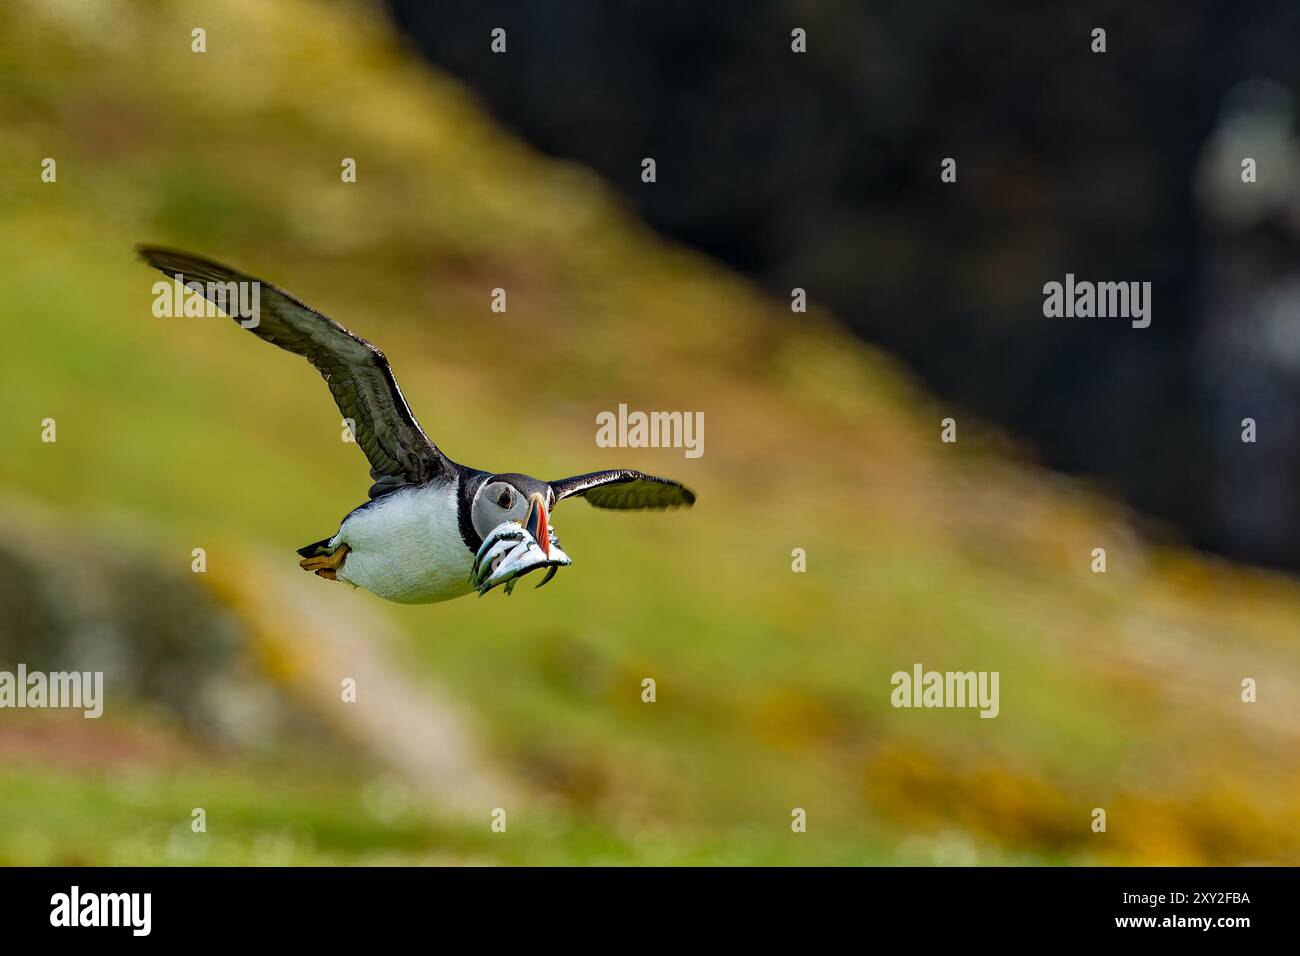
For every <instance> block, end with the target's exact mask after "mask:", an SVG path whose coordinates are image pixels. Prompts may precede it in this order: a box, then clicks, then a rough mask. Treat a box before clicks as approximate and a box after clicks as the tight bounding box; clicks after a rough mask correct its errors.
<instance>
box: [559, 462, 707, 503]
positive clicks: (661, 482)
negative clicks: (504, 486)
mask: <svg viewBox="0 0 1300 956" xmlns="http://www.w3.org/2000/svg"><path fill="white" fill-rule="evenodd" d="M550 485H551V488H552V490H554V492H555V500H556V503H557V504H558V503H559V502H560V500H561V499H564V498H568V497H571V496H572V495H581V496H582V497H584V498H586V499H587V501H589V502H590V503H591V504H593V505H595V506H596V507H597V508H618V509H631V508H681V507H686V508H689V507H690V506H691V505H693V504H695V492H693V491H691V489H689V488H687V487H686V486H685V485H683V484H681V482H677V481H673V480H672V479H671V478H656V477H655V476H654V475H645V474H642V473H641V472H639V471H632V470H630V469H627V468H620V469H617V470H615V471H593V472H592V473H591V474H589V475H575V476H574V477H572V478H562V479H560V480H559V481H552V482H551V483H550Z"/></svg>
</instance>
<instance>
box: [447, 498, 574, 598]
mask: <svg viewBox="0 0 1300 956" xmlns="http://www.w3.org/2000/svg"><path fill="white" fill-rule="evenodd" d="M572 563H573V561H572V560H570V558H569V556H568V555H567V554H565V553H564V550H563V549H562V548H561V547H560V542H559V541H558V540H553V539H552V537H551V521H550V515H549V514H548V513H547V511H546V499H545V498H543V497H542V496H541V495H540V494H534V495H532V496H530V497H529V499H528V512H527V513H526V514H525V515H524V520H523V523H522V524H520V523H519V522H518V521H515V520H510V521H503V522H501V524H500V525H498V526H497V527H496V528H494V529H493V530H492V532H491V534H489V535H488V536H487V537H486V538H484V539H483V543H482V544H481V545H480V546H479V549H478V553H477V554H476V555H475V556H474V564H473V566H472V567H471V568H470V571H469V580H470V584H472V585H473V586H474V588H475V589H476V590H477V591H478V593H479V597H482V596H483V595H484V594H487V593H488V591H491V590H492V589H493V588H495V587H497V586H498V585H505V592H506V593H507V594H509V593H510V592H511V591H513V590H514V587H515V583H516V582H517V581H518V580H519V579H520V578H521V577H523V576H524V575H525V574H528V573H529V572H530V571H535V570H537V569H538V568H546V576H545V577H543V578H542V580H541V583H539V584H538V585H537V586H538V587H539V588H540V587H541V586H542V585H543V584H545V583H546V582H547V581H549V580H551V578H553V577H555V572H556V571H558V570H559V569H560V568H562V567H568V566H569V565H570V564H572Z"/></svg>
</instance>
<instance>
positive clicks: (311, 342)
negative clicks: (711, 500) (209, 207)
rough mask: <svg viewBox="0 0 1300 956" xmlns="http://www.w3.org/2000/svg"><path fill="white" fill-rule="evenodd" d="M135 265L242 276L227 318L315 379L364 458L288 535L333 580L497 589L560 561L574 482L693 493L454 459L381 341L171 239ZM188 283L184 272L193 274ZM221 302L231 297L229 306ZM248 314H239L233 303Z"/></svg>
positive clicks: (593, 493) (220, 284)
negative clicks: (313, 524) (337, 501)
mask: <svg viewBox="0 0 1300 956" xmlns="http://www.w3.org/2000/svg"><path fill="white" fill-rule="evenodd" d="M137 252H139V254H140V258H142V259H143V260H144V261H145V262H147V263H148V264H149V265H151V266H153V267H154V268H155V269H158V270H159V271H161V272H162V273H163V274H164V275H167V276H169V277H172V278H174V279H176V280H177V281H178V282H180V283H182V284H183V285H186V286H187V287H189V288H191V289H201V290H202V292H203V295H204V297H205V298H206V299H208V301H210V302H212V303H213V304H215V305H217V306H218V307H221V308H223V311H224V307H225V306H226V305H227V304H228V303H229V301H230V299H229V298H227V296H228V295H229V294H230V293H229V290H234V289H237V288H240V286H235V285H230V283H249V284H253V283H256V284H257V285H255V286H254V285H249V286H243V288H245V289H248V288H256V289H258V296H259V297H258V299H257V300H255V301H257V302H258V308H257V314H256V315H255V316H254V317H251V318H253V319H255V321H242V320H241V319H240V318H239V317H235V320H236V321H237V322H239V324H240V325H243V326H244V327H245V328H248V329H250V331H252V332H253V333H254V334H255V335H257V336H258V337H259V338H261V339H264V340H266V341H267V342H270V343H271V344H272V345H278V346H279V347H280V348H282V349H285V350H286V351H289V352H296V353H297V354H298V355H301V356H303V357H305V358H306V359H307V361H309V362H311V364H312V365H314V366H316V369H317V371H319V372H320V373H321V375H322V376H324V378H325V382H326V384H327V385H329V390H330V394H331V395H333V396H334V402H335V404H337V405H338V407H339V411H340V412H342V413H343V417H344V418H345V419H347V420H348V421H349V422H350V423H351V427H352V430H353V434H354V436H355V438H356V443H357V445H358V446H359V447H360V448H361V450H362V451H363V452H364V453H365V456H366V459H367V460H368V461H369V462H370V477H371V478H372V479H373V480H374V484H373V485H371V487H370V500H369V501H367V502H366V503H365V504H363V505H361V506H359V507H357V508H354V509H353V510H352V511H351V512H349V513H348V514H347V516H346V517H344V519H343V521H342V522H341V523H340V525H339V530H338V532H337V533H336V534H335V535H334V536H333V537H329V538H324V539H322V540H320V541H316V542H313V543H312V544H309V545H307V546H306V547H304V548H300V549H298V554H300V555H301V556H302V561H300V562H299V564H300V565H301V567H303V568H304V569H305V570H307V571H311V572H314V573H315V574H317V575H319V576H320V577H322V578H327V579H329V580H331V581H335V580H337V581H346V582H347V583H349V584H353V585H356V586H358V587H363V588H365V589H366V590H368V591H371V592H373V593H375V594H377V595H379V597H381V598H386V599H387V600H389V601H397V602H400V603H403V604H428V603H432V602H435V601H446V600H450V599H451V598H454V597H459V596H460V595H462V594H468V593H469V592H470V591H475V590H476V591H478V593H479V595H480V596H482V595H484V594H486V593H487V592H488V591H490V590H492V589H493V588H495V587H497V586H498V585H505V591H506V593H507V594H508V593H510V592H511V591H512V590H513V589H514V586H515V583H516V582H517V581H518V579H519V578H521V577H522V576H523V575H525V574H528V573H529V572H531V571H535V570H538V569H539V568H546V569H547V572H546V576H545V577H544V578H543V579H542V581H541V583H539V584H538V585H537V586H538V587H541V586H542V585H543V584H546V583H547V582H548V581H550V579H551V578H552V577H554V575H555V572H556V570H557V569H558V568H561V567H565V566H567V565H569V564H571V563H572V562H571V561H570V560H569V557H568V555H566V554H565V553H564V551H563V550H561V548H560V542H559V539H558V538H557V537H556V536H555V529H554V528H553V527H552V526H551V523H550V515H551V511H552V510H553V509H554V508H555V506H556V504H557V503H559V502H560V501H562V500H563V499H565V498H569V497H572V496H574V495H580V496H582V497H583V498H586V499H587V501H588V502H589V503H590V504H592V505H595V506H596V507H597V508H615V509H640V508H654V509H662V508H676V507H680V506H686V507H689V506H690V505H692V504H694V503H695V494H694V493H693V492H692V491H690V489H688V488H685V487H684V486H682V485H681V484H680V483H678V482H676V481H672V480H670V479H668V478H656V477H654V476H653V475H645V474H642V473H641V472H639V471H631V470H629V469H617V470H614V471H597V472H592V473H590V474H586V475H577V476H575V477H572V478H562V479H560V480H559V481H541V480H540V479H537V478H533V477H530V476H529V475H522V474H516V473H513V472H509V473H493V472H487V471H480V470H478V469H476V468H467V467H465V466H464V465H458V464H457V463H456V462H454V461H452V460H451V459H450V458H448V457H447V456H446V455H444V454H443V453H442V452H441V451H440V450H439V449H438V447H437V446H436V445H434V443H433V442H432V441H430V440H429V438H428V436H427V435H425V433H424V431H423V430H422V429H421V428H420V425H419V423H418V422H416V420H415V416H414V415H412V414H411V409H410V408H409V407H408V406H407V404H406V400H405V399H404V398H403V397H402V391H401V389H400V388H398V387H397V380H396V379H395V378H394V377H393V373H392V370H391V369H390V368H389V366H388V360H387V359H386V358H384V353H383V352H381V351H379V349H377V348H375V347H374V346H373V345H371V344H370V343H369V342H367V341H366V340H365V339H363V338H361V337H360V336H358V335H354V334H353V333H351V332H349V331H348V330H347V329H345V328H343V326H341V325H339V324H338V323H337V322H334V321H333V320H331V319H329V318H327V317H326V316H324V315H321V314H320V313H319V312H317V311H316V310H315V309H312V308H311V307H309V306H307V305H306V304H304V303H303V302H300V301H299V300H298V299H296V298H295V297H294V296H292V295H290V294H289V293H287V292H285V291H284V290H282V289H279V288H276V287H275V286H273V285H271V284H270V283H269V282H262V281H261V280H260V279H254V278H253V277H252V276H248V275H244V274H243V273H240V272H237V271H236V270H234V269H231V268H229V267H227V266H223V265H221V264H219V263H216V262H213V261H211V260H210V259H205V258H203V257H201V256H196V255H191V254H190V253H187V252H178V251H176V250H172V249H164V248H159V247H157V246H138V247H137ZM196 283H197V285H195V284H196ZM233 311H239V310H238V309H236V310H233ZM244 318H245V319H249V318H250V317H249V316H245V317H244Z"/></svg>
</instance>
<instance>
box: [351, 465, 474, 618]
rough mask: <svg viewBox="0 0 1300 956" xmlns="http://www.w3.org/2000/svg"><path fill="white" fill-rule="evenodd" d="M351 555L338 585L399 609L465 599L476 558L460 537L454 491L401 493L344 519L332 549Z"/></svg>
mask: <svg viewBox="0 0 1300 956" xmlns="http://www.w3.org/2000/svg"><path fill="white" fill-rule="evenodd" d="M339 544H346V545H347V546H348V547H349V548H350V549H351V551H350V553H349V554H348V556H347V560H346V561H344V562H343V568H342V569H341V570H340V571H339V580H340V581H347V582H348V583H350V584H355V585H358V586H359V587H363V588H365V589H366V590H367V591H372V592H374V593H375V594H378V595H379V596H380V597H382V598H387V599H388V600H390V601H398V602H400V603H402V604H429V603H432V602H434V601H446V600H448V599H450V598H454V597H459V596H460V595H462V594H468V593H469V591H470V590H471V588H470V583H469V569H470V565H471V564H472V563H473V560H474V556H473V555H472V554H470V552H469V549H468V548H467V547H466V546H465V542H464V541H463V540H462V539H461V536H460V526H459V524H458V522H457V511H456V495H455V493H454V486H448V485H441V484H434V485H426V486H423V487H420V488H404V489H401V490H399V491H394V492H392V493H391V494H387V495H384V496H383V497H382V498H377V499H375V500H374V501H373V502H371V503H370V504H368V505H366V506H364V507H363V508H361V509H360V510H358V511H354V512H353V513H352V514H350V515H348V516H347V517H346V518H345V519H343V524H342V526H340V528H339V533H338V534H336V535H335V536H334V537H333V538H332V539H331V540H330V545H331V547H333V546H337V545H339Z"/></svg>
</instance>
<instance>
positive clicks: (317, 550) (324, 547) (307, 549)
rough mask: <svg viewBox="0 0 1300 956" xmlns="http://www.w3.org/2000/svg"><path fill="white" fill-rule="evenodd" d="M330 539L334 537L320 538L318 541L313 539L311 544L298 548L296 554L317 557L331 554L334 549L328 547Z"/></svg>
mask: <svg viewBox="0 0 1300 956" xmlns="http://www.w3.org/2000/svg"><path fill="white" fill-rule="evenodd" d="M332 540H334V539H333V537H332V536H331V537H329V538H322V539H321V540H320V541H313V542H312V543H311V544H309V545H306V546H304V547H301V548H299V549H298V554H299V555H301V556H302V557H304V558H317V557H320V556H321V555H327V554H333V553H334V551H333V549H332V548H331V547H330V542H331V541H332Z"/></svg>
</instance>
